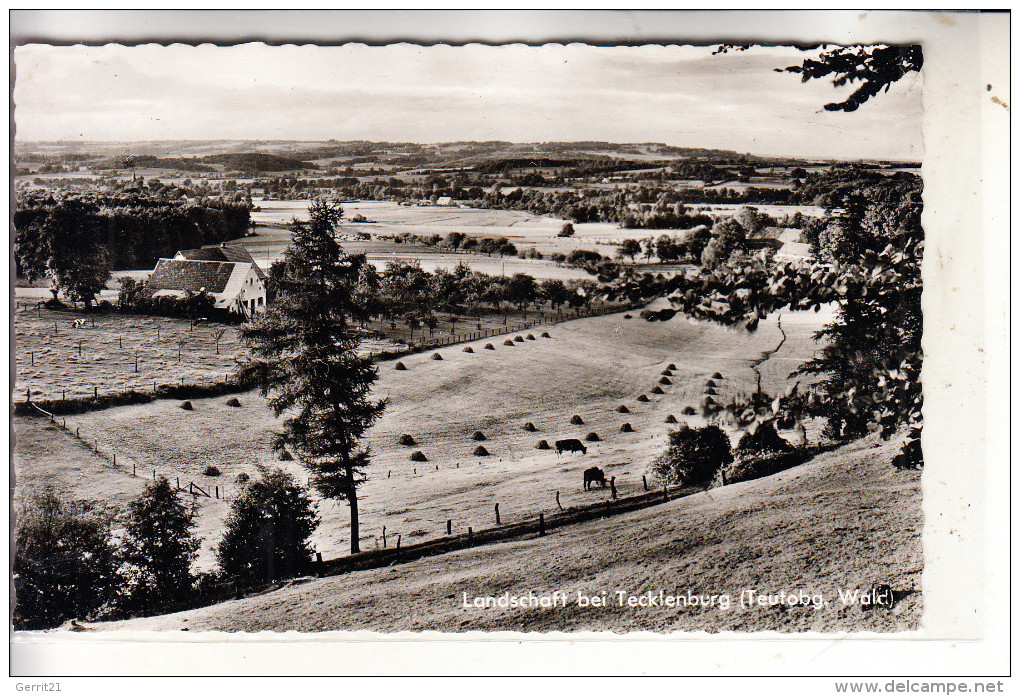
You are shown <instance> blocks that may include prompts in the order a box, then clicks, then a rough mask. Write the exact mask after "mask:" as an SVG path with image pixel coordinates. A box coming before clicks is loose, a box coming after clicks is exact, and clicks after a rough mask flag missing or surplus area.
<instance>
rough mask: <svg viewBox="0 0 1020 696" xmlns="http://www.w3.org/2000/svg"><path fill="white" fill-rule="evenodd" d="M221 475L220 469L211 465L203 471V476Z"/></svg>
mask: <svg viewBox="0 0 1020 696" xmlns="http://www.w3.org/2000/svg"><path fill="white" fill-rule="evenodd" d="M221 473H222V472H221V471H220V470H219V468H218V467H215V466H213V465H212V464H209V465H208V466H207V467H205V468H204V469H202V475H203V476H219V475H220V474H221Z"/></svg>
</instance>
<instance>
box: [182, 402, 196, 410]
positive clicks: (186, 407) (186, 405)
mask: <svg viewBox="0 0 1020 696" xmlns="http://www.w3.org/2000/svg"><path fill="white" fill-rule="evenodd" d="M181 408H182V409H184V410H185V411H194V410H195V407H194V406H192V405H191V402H190V401H185V402H183V403H182V404H181Z"/></svg>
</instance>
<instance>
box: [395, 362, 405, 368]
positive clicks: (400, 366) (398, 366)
mask: <svg viewBox="0 0 1020 696" xmlns="http://www.w3.org/2000/svg"><path fill="white" fill-rule="evenodd" d="M393 369H394V370H406V369H407V366H406V365H404V363H402V362H398V363H397V364H396V365H394V366H393Z"/></svg>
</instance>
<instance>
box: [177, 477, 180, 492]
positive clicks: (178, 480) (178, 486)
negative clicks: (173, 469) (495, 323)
mask: <svg viewBox="0 0 1020 696" xmlns="http://www.w3.org/2000/svg"><path fill="white" fill-rule="evenodd" d="M177 490H181V477H180V476H178V477H177Z"/></svg>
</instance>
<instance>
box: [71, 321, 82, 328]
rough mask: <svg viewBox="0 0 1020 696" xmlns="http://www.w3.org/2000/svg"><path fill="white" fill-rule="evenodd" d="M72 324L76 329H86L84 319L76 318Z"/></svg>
mask: <svg viewBox="0 0 1020 696" xmlns="http://www.w3.org/2000/svg"><path fill="white" fill-rule="evenodd" d="M71 326H72V327H74V328H76V329H84V328H85V320H84V319H75V320H74V321H72V322H71Z"/></svg>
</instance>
